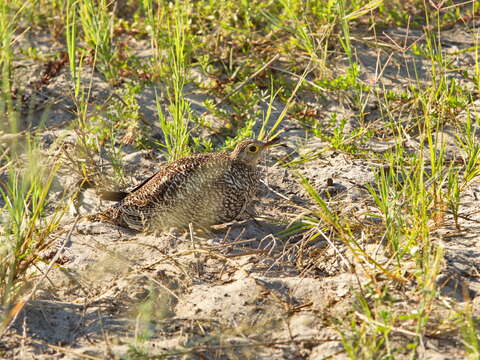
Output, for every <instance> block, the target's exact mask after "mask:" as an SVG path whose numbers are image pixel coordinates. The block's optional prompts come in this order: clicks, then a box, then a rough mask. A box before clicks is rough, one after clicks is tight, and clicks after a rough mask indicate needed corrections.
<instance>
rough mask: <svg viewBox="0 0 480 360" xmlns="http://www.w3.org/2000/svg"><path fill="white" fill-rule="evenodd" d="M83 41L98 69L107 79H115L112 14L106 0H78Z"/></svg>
mask: <svg viewBox="0 0 480 360" xmlns="http://www.w3.org/2000/svg"><path fill="white" fill-rule="evenodd" d="M78 6H79V16H80V21H81V23H82V29H83V35H84V40H85V42H86V43H87V44H88V45H89V46H90V47H91V50H92V51H93V54H94V57H95V59H96V60H98V66H99V68H100V71H101V72H102V73H103V74H104V75H105V77H106V78H107V80H109V81H113V82H114V81H116V79H117V67H116V66H115V64H114V63H113V62H114V59H115V49H114V47H113V23H114V19H115V17H114V15H113V14H112V13H111V12H110V11H109V8H108V7H109V3H108V2H107V0H99V1H98V2H96V1H93V0H86V1H80V2H78Z"/></svg>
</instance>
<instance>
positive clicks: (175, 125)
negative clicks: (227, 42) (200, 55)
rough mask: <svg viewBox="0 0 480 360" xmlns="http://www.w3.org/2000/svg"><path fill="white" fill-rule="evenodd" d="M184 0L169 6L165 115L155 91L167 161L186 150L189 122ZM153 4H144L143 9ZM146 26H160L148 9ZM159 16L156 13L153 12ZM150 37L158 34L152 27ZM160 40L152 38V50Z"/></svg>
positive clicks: (186, 27) (187, 59)
mask: <svg viewBox="0 0 480 360" xmlns="http://www.w3.org/2000/svg"><path fill="white" fill-rule="evenodd" d="M189 6H190V5H189V3H188V2H180V1H178V0H177V1H176V2H175V5H174V6H173V14H172V17H169V18H168V20H167V22H168V29H169V31H170V34H171V39H169V41H168V44H167V54H168V55H167V58H166V62H167V68H168V71H167V73H168V78H169V80H168V81H167V95H168V99H169V105H168V107H167V108H168V114H165V112H164V110H163V109H162V104H161V100H160V97H159V94H158V93H157V94H156V103H157V113H158V118H159V121H160V127H161V128H162V131H163V135H164V139H163V141H164V143H163V144H162V145H163V146H164V148H165V150H166V152H167V154H168V157H169V160H176V159H179V158H181V157H184V156H186V155H188V154H189V153H190V148H189V145H188V143H189V124H190V123H191V121H192V112H191V110H190V103H189V102H188V101H187V100H186V99H185V97H184V94H183V90H184V87H185V84H186V83H187V67H188V63H189V51H190V49H189V46H190V45H189V36H190V35H189V29H188V26H189V24H188V17H187V9H188V7H189ZM152 7H153V6H152V5H151V3H150V5H148V6H147V9H151V8H152ZM148 14H149V16H150V17H151V19H150V26H152V27H155V26H160V24H159V19H155V17H154V15H153V13H152V12H151V10H149V13H148ZM157 16H159V15H157ZM151 34H152V36H157V37H158V36H159V34H160V31H159V30H158V29H156V28H153V29H152V30H151ZM161 40H162V39H159V38H154V39H153V40H152V44H154V45H153V46H154V48H155V49H157V50H155V51H156V52H157V51H158V48H160V47H161V46H162V41H161Z"/></svg>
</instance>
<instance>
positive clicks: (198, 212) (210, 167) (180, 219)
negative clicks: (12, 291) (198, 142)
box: [89, 139, 276, 232]
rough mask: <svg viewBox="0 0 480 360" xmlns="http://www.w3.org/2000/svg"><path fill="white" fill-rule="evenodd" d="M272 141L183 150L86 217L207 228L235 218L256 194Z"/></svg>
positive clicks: (148, 226) (145, 227)
mask: <svg viewBox="0 0 480 360" xmlns="http://www.w3.org/2000/svg"><path fill="white" fill-rule="evenodd" d="M274 143H276V141H275V140H273V141H268V142H263V141H259V140H253V139H249V140H245V141H242V142H240V143H239V144H238V145H237V146H236V147H235V150H233V151H232V152H221V153H208V154H197V155H191V156H187V157H185V158H182V159H179V160H177V161H175V162H173V163H170V164H166V165H163V166H162V167H161V168H160V170H159V171H158V172H157V173H156V174H154V175H153V176H152V177H150V178H149V179H147V180H145V181H144V182H143V183H141V184H140V185H138V186H137V187H136V188H134V189H133V190H132V191H130V192H128V193H116V194H117V195H116V196H112V194H113V193H110V196H108V195H107V196H106V197H107V198H110V199H113V198H115V200H119V201H118V203H116V204H115V205H113V206H111V207H109V208H107V209H106V210H104V211H102V212H99V213H97V214H95V215H92V216H90V217H89V220H92V221H102V222H109V223H113V224H116V225H120V226H123V227H128V228H131V229H134V230H139V231H148V232H157V231H162V230H167V229H169V228H172V227H175V228H188V226H189V224H192V225H193V226H195V227H201V228H208V227H209V226H211V225H216V224H221V223H225V222H229V221H233V220H235V219H236V218H237V217H238V216H239V215H240V214H241V213H242V212H243V211H245V209H246V207H247V205H248V203H249V202H250V201H251V200H252V198H253V196H254V195H255V191H256V188H257V185H258V183H259V169H258V166H257V165H258V162H259V160H260V155H261V154H262V151H263V150H264V149H265V148H267V147H268V146H270V145H272V144H274Z"/></svg>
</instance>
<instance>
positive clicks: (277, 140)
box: [263, 138, 280, 148]
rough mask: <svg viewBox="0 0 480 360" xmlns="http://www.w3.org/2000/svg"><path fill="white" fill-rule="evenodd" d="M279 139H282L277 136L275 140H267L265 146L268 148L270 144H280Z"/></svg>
mask: <svg viewBox="0 0 480 360" xmlns="http://www.w3.org/2000/svg"><path fill="white" fill-rule="evenodd" d="M279 141H280V139H279V138H275V139H273V140H270V141H267V142H265V143H264V144H263V147H264V148H266V147H269V146H272V145H275V144H278V142H279Z"/></svg>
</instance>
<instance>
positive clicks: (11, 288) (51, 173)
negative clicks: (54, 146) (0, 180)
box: [0, 138, 63, 326]
mask: <svg viewBox="0 0 480 360" xmlns="http://www.w3.org/2000/svg"><path fill="white" fill-rule="evenodd" d="M25 146H26V153H25V155H19V154H18V153H14V154H13V155H9V156H8V157H7V158H8V163H7V177H6V181H5V185H4V187H2V188H0V195H1V199H2V202H3V203H4V204H5V205H4V207H3V208H2V213H1V215H2V224H1V228H0V258H1V259H2V261H1V262H0V305H1V306H2V307H3V308H4V309H7V310H8V309H10V307H11V306H12V305H13V304H15V302H16V301H17V300H18V298H19V296H21V295H22V293H23V291H24V290H25V287H26V286H27V285H28V283H29V280H31V279H32V278H33V276H34V274H33V273H32V272H31V270H32V267H33V266H34V264H35V263H37V262H39V261H41V258H40V253H41V252H42V251H43V250H45V249H46V248H47V247H48V246H49V245H50V243H51V238H50V237H49V236H50V234H52V232H54V231H55V230H56V229H57V227H58V225H59V222H60V220H61V217H62V215H63V210H62V209H61V207H59V208H58V209H57V210H56V211H55V212H54V213H53V214H52V215H49V216H47V213H46V208H47V206H48V202H49V200H48V193H49V191H50V187H51V185H52V182H53V179H54V178H55V175H56V172H57V170H58V168H59V163H58V162H55V163H54V164H53V165H52V166H51V167H47V166H45V162H44V161H43V159H42V156H41V154H40V151H39V148H38V145H37V144H36V142H35V140H34V139H32V138H28V139H27V143H26V144H25ZM9 319H10V318H9V316H8V314H7V316H6V318H5V321H7V320H9ZM3 325H5V326H6V325H8V323H7V322H5V323H4V324H3Z"/></svg>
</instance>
